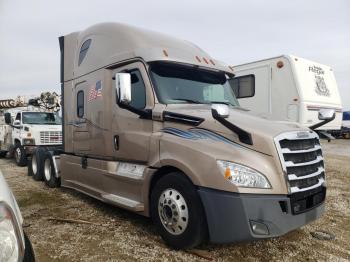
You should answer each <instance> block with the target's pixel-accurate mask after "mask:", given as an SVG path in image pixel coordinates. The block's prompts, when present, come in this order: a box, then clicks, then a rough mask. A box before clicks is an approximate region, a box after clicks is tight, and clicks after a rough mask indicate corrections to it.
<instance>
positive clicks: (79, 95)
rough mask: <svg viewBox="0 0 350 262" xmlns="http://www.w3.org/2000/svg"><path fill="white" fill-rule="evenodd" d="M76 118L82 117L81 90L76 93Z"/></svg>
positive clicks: (82, 99) (82, 93)
mask: <svg viewBox="0 0 350 262" xmlns="http://www.w3.org/2000/svg"><path fill="white" fill-rule="evenodd" d="M77 116H78V117H79V118H82V117H83V116H84V91H82V90H80V91H79V92H78V93H77Z"/></svg>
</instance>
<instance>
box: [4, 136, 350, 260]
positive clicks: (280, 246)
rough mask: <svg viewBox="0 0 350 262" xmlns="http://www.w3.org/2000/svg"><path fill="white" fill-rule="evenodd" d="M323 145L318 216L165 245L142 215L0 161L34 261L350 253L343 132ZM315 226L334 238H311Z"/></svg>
mask: <svg viewBox="0 0 350 262" xmlns="http://www.w3.org/2000/svg"><path fill="white" fill-rule="evenodd" d="M323 147H324V152H325V159H326V169H327V184H328V192H327V200H326V206H327V208H326V210H327V211H326V214H325V215H324V216H323V217H322V218H321V219H319V220H318V221H315V222H313V223H311V224H309V225H307V226H304V227H303V228H301V229H298V230H295V231H293V232H290V233H288V234H286V235H285V236H282V237H279V238H274V239H269V240H262V241H257V242H253V243H241V244H230V245H204V246H201V247H199V249H196V250H192V251H174V250H171V249H169V248H167V247H166V246H165V245H164V244H163V242H162V240H161V238H160V237H159V236H158V235H157V234H156V231H155V228H154V227H153V225H152V223H151V220H150V219H148V218H145V217H142V216H138V215H135V214H133V213H130V212H127V211H125V210H122V209H118V208H115V207H112V206H109V205H107V204H104V203H102V202H99V201H97V200H95V199H93V198H90V197H87V196H85V195H83V194H80V193H77V192H75V191H72V190H68V189H63V188H59V189H49V188H47V187H46V186H45V185H44V184H43V183H39V182H34V180H32V178H30V177H28V176H27V169H26V168H20V167H17V166H16V165H15V164H14V163H13V161H11V160H8V159H0V169H1V170H2V172H3V174H4V176H5V178H6V180H7V181H8V183H9V185H10V186H11V188H12V190H13V193H14V195H15V196H16V198H17V201H18V204H19V206H20V209H21V212H22V215H23V217H24V227H25V231H26V232H27V233H28V235H29V237H30V239H31V241H32V243H33V246H34V249H35V253H36V257H37V261H207V260H212V261H242V260H245V261H257V260H259V261H270V260H274V261H295V260H297V261H306V260H307V261H349V260H350V161H349V160H350V157H349V156H350V140H337V141H332V142H331V143H327V142H325V143H323ZM50 218H62V219H76V220H79V219H80V220H84V221H89V222H91V223H89V224H80V223H67V222H64V221H56V220H50ZM318 230H323V231H326V232H329V233H331V234H333V235H334V236H335V239H333V240H319V239H318V238H315V237H314V236H313V233H314V232H315V231H318Z"/></svg>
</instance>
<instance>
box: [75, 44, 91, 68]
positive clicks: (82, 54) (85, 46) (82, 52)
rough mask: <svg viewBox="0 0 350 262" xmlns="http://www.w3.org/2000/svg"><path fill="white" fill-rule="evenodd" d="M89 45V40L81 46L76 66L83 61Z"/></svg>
mask: <svg viewBox="0 0 350 262" xmlns="http://www.w3.org/2000/svg"><path fill="white" fill-rule="evenodd" d="M90 44H91V39H88V40H86V41H85V42H84V43H83V44H82V46H81V48H80V52H79V60H78V66H80V64H81V63H82V62H83V60H84V58H85V56H86V53H87V51H88V50H89V47H90Z"/></svg>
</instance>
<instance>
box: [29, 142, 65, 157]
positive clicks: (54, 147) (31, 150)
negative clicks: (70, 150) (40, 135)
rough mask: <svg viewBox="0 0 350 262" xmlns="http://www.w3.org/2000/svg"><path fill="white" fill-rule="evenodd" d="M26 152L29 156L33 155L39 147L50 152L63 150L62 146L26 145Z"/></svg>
mask: <svg viewBox="0 0 350 262" xmlns="http://www.w3.org/2000/svg"><path fill="white" fill-rule="evenodd" d="M23 147H24V150H25V151H26V154H27V155H32V154H33V152H34V150H35V149H36V148H38V147H41V148H45V149H46V150H48V151H53V150H59V149H61V148H62V145H61V144H58V145H24V146H23Z"/></svg>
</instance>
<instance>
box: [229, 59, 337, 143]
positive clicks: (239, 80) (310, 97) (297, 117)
mask: <svg viewBox="0 0 350 262" xmlns="http://www.w3.org/2000/svg"><path fill="white" fill-rule="evenodd" d="M234 72H235V78H233V79H232V80H231V81H232V87H233V89H234V91H235V94H236V97H237V98H238V100H239V103H240V105H241V106H242V107H245V108H247V109H250V110H252V111H255V112H257V113H259V114H261V115H271V116H272V117H273V118H274V119H277V120H286V121H290V122H298V123H299V124H300V125H302V126H304V127H310V128H312V129H316V130H317V132H320V133H321V134H322V136H326V137H327V138H328V137H330V136H329V132H327V131H331V130H340V128H341V122H342V103H341V98H340V95H339V90H338V86H337V82H336V79H335V76H334V72H333V69H332V68H331V67H329V66H326V65H323V64H320V63H317V62H314V61H310V60H307V59H304V58H301V57H297V56H294V55H282V56H277V57H273V58H268V59H263V60H259V61H254V62H250V63H245V64H241V65H237V66H234ZM323 109H334V110H335V112H336V114H335V118H334V120H332V121H329V122H328V123H325V124H324V125H322V126H319V125H317V126H315V127H314V125H316V124H318V123H319V122H320V121H319V118H318V116H319V114H318V113H319V111H320V110H323Z"/></svg>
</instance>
